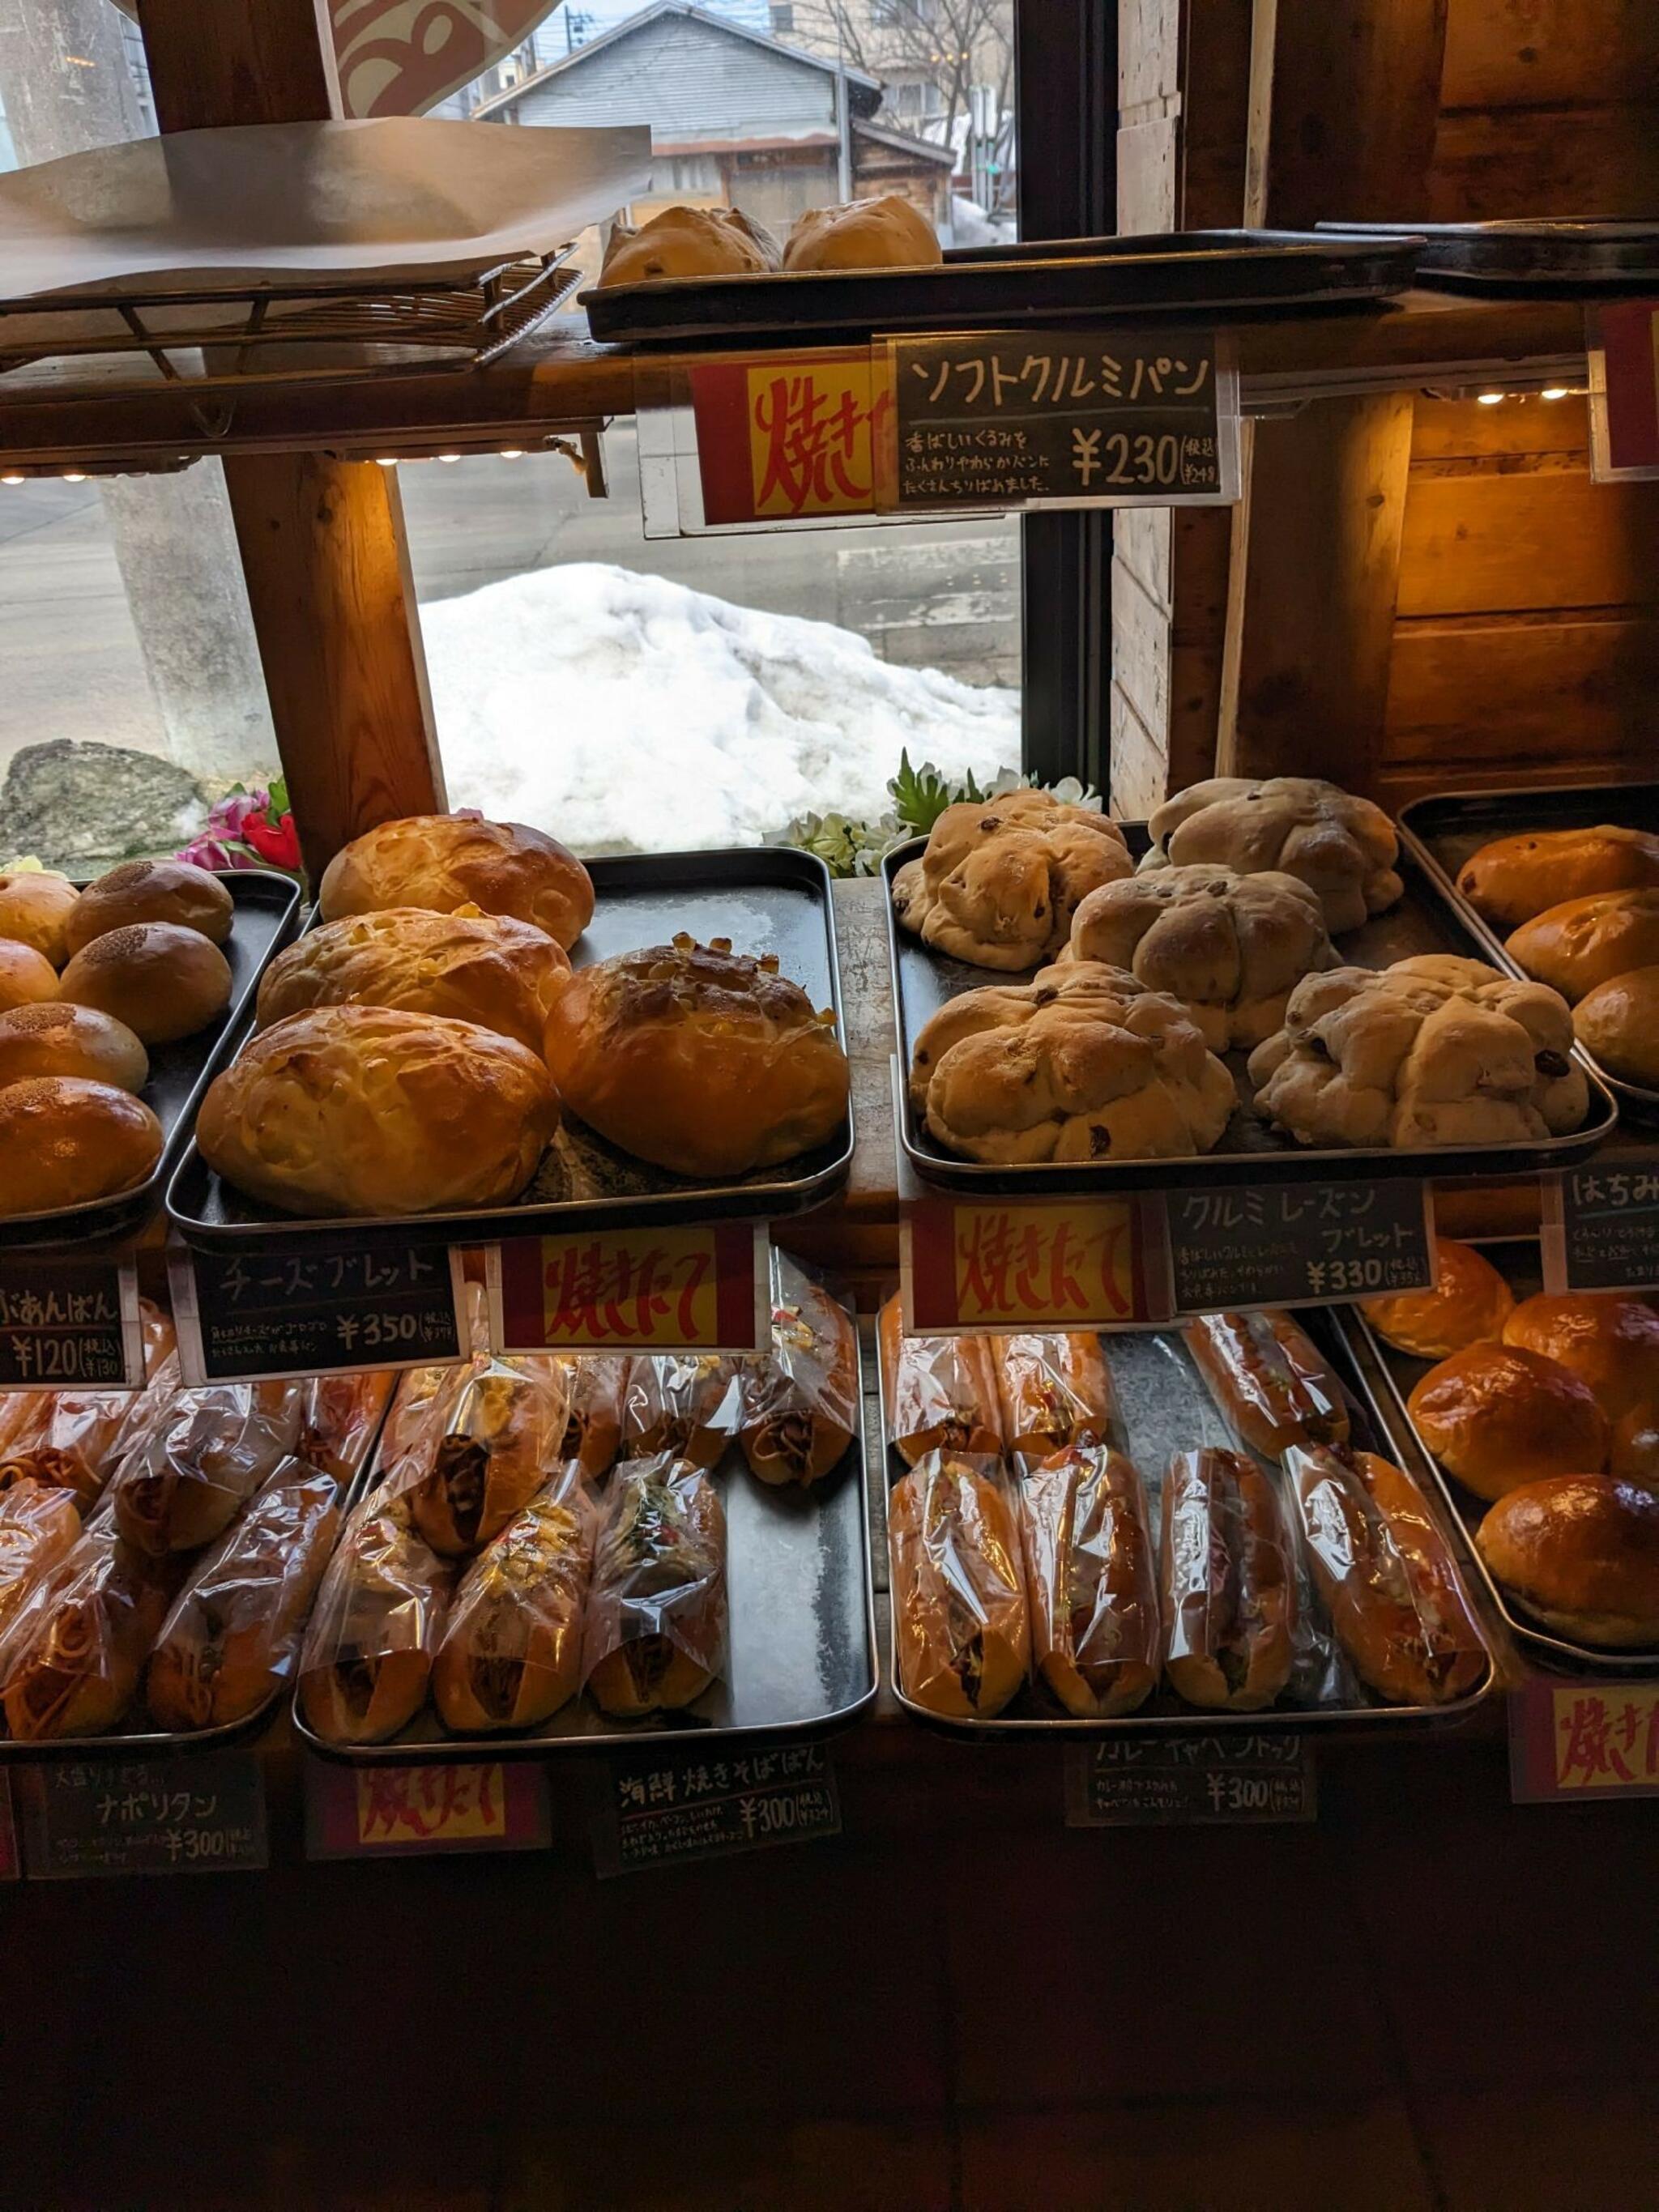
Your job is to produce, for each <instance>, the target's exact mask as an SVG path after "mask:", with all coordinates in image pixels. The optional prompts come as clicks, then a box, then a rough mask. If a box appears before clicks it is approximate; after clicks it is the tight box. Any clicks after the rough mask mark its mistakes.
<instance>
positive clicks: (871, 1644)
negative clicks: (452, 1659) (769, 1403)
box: [293, 1316, 876, 1766]
mask: <svg viewBox="0 0 1659 2212" xmlns="http://www.w3.org/2000/svg"><path fill="white" fill-rule="evenodd" d="M856 1321H857V1316H854V1328H855V1334H856ZM859 1359H860V1372H859V1376H858V1387H857V1390H856V1393H855V1401H856V1403H857V1407H858V1412H859V1423H860V1427H859V1431H858V1432H857V1433H856V1434H855V1435H854V1438H853V1442H852V1444H851V1446H850V1448H849V1449H848V1452H847V1454H846V1456H845V1457H844V1458H843V1460H842V1463H841V1465H840V1466H839V1467H838V1468H836V1469H835V1470H834V1471H833V1472H832V1473H831V1474H827V1475H825V1477H824V1478H823V1480H822V1481H821V1482H815V1483H814V1484H812V1486H811V1488H810V1489H807V1490H804V1491H803V1490H798V1489H795V1488H793V1487H791V1488H789V1489H785V1490H779V1489H773V1488H772V1487H770V1486H769V1485H768V1484H766V1483H763V1482H760V1481H757V1480H756V1478H755V1477H754V1476H753V1475H752V1474H750V1472H749V1468H748V1465H747V1463H746V1462H745V1461H744V1456H743V1453H742V1451H741V1449H739V1447H738V1443H737V1440H736V1439H735V1437H734V1438H733V1439H732V1443H731V1445H730V1446H729V1448H728V1449H727V1450H726V1452H725V1454H724V1455H722V1457H721V1459H720V1463H719V1464H718V1466H717V1467H715V1468H714V1470H713V1474H712V1480H714V1483H715V1486H716V1487H717V1488H718V1490H719V1492H720V1503H721V1504H722V1505H723V1506H724V1507H725V1509H726V1598H727V1632H726V1643H727V1654H726V1673H725V1676H724V1677H723V1679H722V1680H720V1681H718V1682H714V1683H711V1684H710V1685H709V1686H708V1689H707V1690H705V1691H704V1692H703V1694H702V1697H700V1698H699V1699H697V1701H696V1704H695V1705H690V1706H688V1707H687V1708H686V1709H685V1710H684V1711H683V1712H678V1713H659V1714H658V1715H657V1716H656V1717H654V1718H653V1719H650V1720H645V1721H640V1722H637V1723H629V1722H626V1721H617V1720H612V1719H611V1718H610V1717H609V1716H608V1715H606V1714H605V1713H602V1712H600V1711H599V1708H598V1707H597V1706H596V1705H594V1704H593V1703H592V1700H591V1699H589V1697H588V1696H587V1693H586V1691H585V1690H579V1691H578V1692H577V1693H576V1695H575V1696H574V1698H572V1699H571V1700H570V1701H569V1703H568V1705H565V1706H564V1707H562V1710H561V1711H558V1712H556V1714H555V1715H554V1716H553V1717H552V1719H551V1720H550V1721H548V1722H545V1723H544V1724H543V1725H542V1726H541V1727H539V1728H534V1729H517V1730H514V1729H504V1730H501V1732H499V1733H495V1734H490V1735H482V1736H453V1735H449V1734H448V1733H447V1731H446V1729H445V1728H444V1725H443V1723H442V1722H441V1720H440V1719H439V1717H438V1715H437V1713H436V1711H435V1709H434V1707H433V1705H432V1703H431V1700H430V1698H428V1701H427V1703H426V1705H424V1706H423V1707H422V1710H421V1711H420V1712H419V1713H417V1714H416V1717H415V1718H414V1719H413V1720H412V1721H410V1723H409V1724H408V1726H407V1727H406V1728H404V1729H402V1730H401V1731H400V1732H399V1733H398V1735H395V1736H394V1737H393V1738H392V1741H390V1742H389V1743H368V1744H337V1743H325V1741H323V1739H322V1737H321V1736H319V1735H316V1734H315V1733H314V1731H313V1729H312V1728H311V1727H310V1725H309V1724H308V1723H307V1720H306V1717H305V1714H304V1712H303V1711H302V1710H301V1704H300V1693H299V1686H298V1684H297V1683H296V1684H295V1688H294V1693H293V1694H294V1727H295V1734H296V1735H298V1736H299V1737H300V1739H301V1741H302V1742H303V1743H305V1744H306V1745H307V1747H308V1748H309V1749H311V1750H312V1751H314V1752H315V1753H317V1754H318V1756H319V1758H322V1759H335V1760H337V1761H339V1762H340V1763H341V1764H342V1765H347V1766H388V1765H390V1766H396V1765H409V1764H410V1761H411V1760H415V1761H418V1762H421V1763H422V1764H425V1763H427V1762H430V1761H435V1760H446V1761H447V1760H461V1761H466V1762H471V1761H474V1760H478V1759H548V1758H554V1757H556V1756H557V1755H559V1754H560V1753H564V1752H590V1751H622V1750H627V1749H629V1748H631V1747H635V1746H637V1745H640V1744H653V1743H674V1744H678V1745H679V1746H681V1747H690V1745H692V1744H696V1743H707V1744H709V1745H711V1746H712V1745H714V1744H717V1743H732V1742H735V1741H738V1740H739V1739H742V1738H748V1737H753V1736H781V1735H787V1736H795V1737H799V1738H802V1739H811V1738H812V1737H816V1736H826V1735H834V1734H836V1732H837V1731H839V1730H840V1729H844V1728H846V1727H848V1726H849V1725H850V1724H851V1723H852V1722H854V1721H855V1720H856V1719H857V1718H858V1717H859V1715H860V1713H861V1712H863V1711H865V1709H866V1706H868V1705H871V1704H872V1702H873V1700H874V1698H875V1694H876V1603H875V1592H874V1589H873V1586H872V1581H871V1574H870V1500H869V1496H868V1492H867V1489H866V1440H865V1436H864V1433H863V1424H864V1376H863V1365H862V1363H863V1351H862V1347H861V1346H860V1352H859ZM610 1479H611V1478H610V1476H609V1475H607V1476H606V1477H605V1483H602V1484H601V1485H600V1486H599V1487H600V1491H601V1493H603V1492H604V1489H605V1484H608V1483H609V1481H610ZM378 1480H380V1468H379V1465H378V1461H377V1460H375V1461H371V1462H370V1464H369V1468H368V1471H367V1473H366V1474H364V1476H363V1477H362V1480H360V1481H359V1483H358V1485H357V1486H356V1490H355V1491H354V1492H353V1493H352V1498H351V1500H350V1502H351V1504H353V1505H356V1504H357V1502H358V1501H359V1500H360V1499H361V1498H363V1497H365V1496H367V1495H368V1492H370V1491H371V1490H372V1489H373V1488H374V1485H375V1483H376V1482H377V1481H378Z"/></svg>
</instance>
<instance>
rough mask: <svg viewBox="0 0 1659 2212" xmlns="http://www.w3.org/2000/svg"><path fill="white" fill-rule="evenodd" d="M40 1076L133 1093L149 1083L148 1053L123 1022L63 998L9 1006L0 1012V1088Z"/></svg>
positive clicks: (27, 1081)
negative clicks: (61, 1077) (74, 1078)
mask: <svg viewBox="0 0 1659 2212" xmlns="http://www.w3.org/2000/svg"><path fill="white" fill-rule="evenodd" d="M42 1075H75V1076H79V1077H81V1078H82V1079H83V1080H85V1081H87V1082H89V1083H112V1084H113V1085H115V1088H116V1089H117V1090H118V1091H142V1090H143V1087H144V1085H145V1084H146V1082H147V1081H148V1080H149V1054H148V1053H146V1051H145V1050H144V1048H143V1045H142V1044H141V1043H140V1042H139V1041H138V1039H137V1037H136V1036H134V1035H133V1033H132V1031H131V1030H130V1029H129V1028H128V1027H127V1025H126V1024H125V1022H118V1021H117V1020H116V1019H115V1018H114V1016H113V1015H112V1014H101V1013H100V1012H98V1010H97V1009H96V1007H94V1006H72V1005H71V1004H70V1001H69V1000H67V999H56V1000H49V1001H47V1003H46V1004H45V1005H44V1006H14V1007H13V1008H12V1010H11V1012H9V1013H5V1014H0V1085H5V1084H8V1083H29V1082H32V1081H33V1080H34V1079H35V1078H36V1077H37V1076H42Z"/></svg>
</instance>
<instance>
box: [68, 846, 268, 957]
mask: <svg viewBox="0 0 1659 2212" xmlns="http://www.w3.org/2000/svg"><path fill="white" fill-rule="evenodd" d="M235 912H236V909H235V906H234V903H233V902H232V899H231V896H230V893H229V892H228V890H226V888H225V886H224V884H222V882H221V881H220V880H219V878H218V877H217V876H216V875H215V874H214V873H213V872H212V871H211V870H210V869H208V868H198V867H196V866H192V864H191V862H190V861H188V860H123V861H122V863H121V865H120V866H119V867H118V868H112V869H111V870H110V871H109V872H108V874H107V875H103V876H100V877H99V878H98V880H97V882H96V883H95V884H88V885H87V887H86V889H85V890H83V891H82V894H81V896H80V897H79V898H78V899H76V902H75V904H74V905H73V906H72V907H71V908H70V914H69V920H68V921H67V922H66V924H65V925H64V944H65V945H67V947H68V948H69V950H70V952H80V951H83V950H84V949H85V947H86V946H88V945H90V944H91V942H92V940H93V939H94V937H103V936H106V934H107V933H108V932H109V931H111V930H112V929H125V928H126V927H128V925H129V924H130V923H132V922H135V921H171V922H173V923H176V924H177V926H178V927H179V928H180V929H193V930H196V931H197V932H198V933H200V934H201V935H202V936H204V937H207V938H211V939H212V940H213V942H214V944H216V945H222V944H223V943H224V941H225V939H227V938H228V936H229V935H230V926H231V923H232V921H233V920H234V917H235Z"/></svg>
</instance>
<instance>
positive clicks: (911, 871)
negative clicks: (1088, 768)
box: [893, 791, 1133, 971]
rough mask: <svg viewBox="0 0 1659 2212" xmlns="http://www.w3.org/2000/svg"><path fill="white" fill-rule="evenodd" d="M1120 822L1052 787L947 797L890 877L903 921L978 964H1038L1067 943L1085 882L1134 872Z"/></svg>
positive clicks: (1095, 883)
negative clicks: (914, 851) (920, 847)
mask: <svg viewBox="0 0 1659 2212" xmlns="http://www.w3.org/2000/svg"><path fill="white" fill-rule="evenodd" d="M1131 873H1133V863H1132V861H1131V860H1130V859H1129V851H1128V847H1127V845H1126V844H1125V842H1124V839H1123V832H1122V831H1121V829H1119V828H1118V826H1117V824H1116V823H1115V822H1114V821H1112V820H1111V818H1110V817H1109V816H1107V815H1104V814H1102V813H1099V812H1097V811H1096V810H1094V809H1093V808H1091V807H1086V806H1069V805H1065V804H1063V803H1062V802H1061V801H1060V800H1059V799H1055V798H1054V797H1053V796H1052V795H1051V793H1048V792H1046V791H1010V792H1005V793H1003V795H1002V796H1001V797H1000V799H987V800H985V801H984V802H982V803H981V804H977V805H975V804H969V803H963V804H959V805H955V806H947V807H946V808H945V811H944V812H943V813H942V814H941V815H940V816H939V820H938V821H937V822H936V823H934V824H933V829H931V830H930V831H929V833H928V837H927V848H926V849H925V850H924V851H923V853H922V854H921V857H920V858H919V859H917V860H911V861H909V862H908V864H907V865H906V866H904V867H902V868H901V869H900V870H899V872H898V874H897V875H896V878H894V882H893V911H894V913H895V915H896V916H897V917H898V920H899V921H900V922H901V923H902V925H903V927H905V928H906V929H908V930H910V931H912V932H913V933H915V935H916V936H918V937H920V938H921V939H922V941H923V943H924V944H927V945H932V946H933V948H934V949H935V950H936V951H939V952H944V953H948V954H949V955H950V956H951V958H953V959H957V960H966V961H968V962H969V963H971V964H972V965H973V966H975V967H976V968H998V969H1008V970H1010V971H1012V970H1018V969H1030V968H1036V967H1038V966H1040V965H1041V963H1042V962H1043V961H1045V960H1052V959H1054V958H1055V957H1057V956H1058V955H1059V954H1060V952H1061V951H1064V949H1065V947H1066V944H1067V942H1068V940H1069V939H1070V937H1071V933H1072V921H1073V915H1075V914H1076V912H1077V909H1078V907H1079V904H1080V903H1081V902H1082V901H1083V899H1084V898H1085V896H1087V895H1088V893H1089V892H1091V891H1092V890H1097V888H1098V887H1099V886H1100V885H1101V884H1107V883H1112V882H1114V881H1115V880H1116V879H1118V878H1121V877H1125V876H1127V875H1130V874H1131Z"/></svg>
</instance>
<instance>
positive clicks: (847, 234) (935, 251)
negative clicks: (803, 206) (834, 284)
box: [783, 192, 945, 270]
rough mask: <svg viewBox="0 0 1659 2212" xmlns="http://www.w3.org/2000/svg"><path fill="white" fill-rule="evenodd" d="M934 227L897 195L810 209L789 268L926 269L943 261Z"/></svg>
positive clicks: (790, 251)
mask: <svg viewBox="0 0 1659 2212" xmlns="http://www.w3.org/2000/svg"><path fill="white" fill-rule="evenodd" d="M944 258H945V256H944V254H943V253H942V252H940V250H939V240H938V239H937V238H936V237H935V236H934V235H933V225H932V223H930V222H928V220H927V216H924V215H923V214H922V213H921V210H920V209H919V208H916V207H914V206H913V205H912V204H911V203H910V202H909V201H908V200H907V199H905V198H903V197H902V195H901V194H899V193H897V192H887V193H884V195H883V196H882V197H880V198H879V199H863V200H847V201H845V202H843V204H842V205H841V206H839V207H825V208H810V209H809V210H807V212H806V213H805V215H803V216H797V217H796V218H795V227H794V228H793V230H792V231H791V232H790V234H789V238H788V242H787V245H786V246H785V247H784V249H783V265H784V267H785V268H786V269H797V270H799V269H926V268H928V267H930V266H932V265H933V264H937V263H939V262H940V261H943V259H944Z"/></svg>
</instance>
